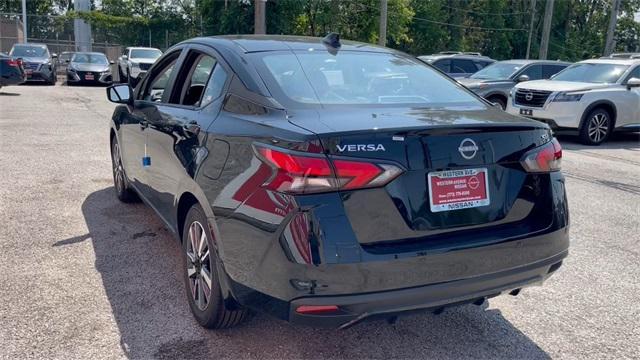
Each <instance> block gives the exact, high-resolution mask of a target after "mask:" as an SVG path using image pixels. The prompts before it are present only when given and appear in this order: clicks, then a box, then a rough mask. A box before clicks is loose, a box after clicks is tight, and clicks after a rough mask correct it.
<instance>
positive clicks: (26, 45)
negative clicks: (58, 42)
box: [13, 43, 47, 48]
mask: <svg viewBox="0 0 640 360" xmlns="http://www.w3.org/2000/svg"><path fill="white" fill-rule="evenodd" d="M23 46H24V47H28V46H31V47H41V48H46V47H47V44H39V43H26V44H23V43H18V44H13V47H23Z"/></svg>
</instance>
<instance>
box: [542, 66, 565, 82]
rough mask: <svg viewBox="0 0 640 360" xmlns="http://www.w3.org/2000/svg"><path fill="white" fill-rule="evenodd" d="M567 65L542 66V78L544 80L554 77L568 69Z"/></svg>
mask: <svg viewBox="0 0 640 360" xmlns="http://www.w3.org/2000/svg"><path fill="white" fill-rule="evenodd" d="M566 67H567V66H566V65H543V66H542V76H543V78H544V79H549V78H551V77H552V76H553V75H555V74H557V73H559V72H560V71H562V70H564V68H566Z"/></svg>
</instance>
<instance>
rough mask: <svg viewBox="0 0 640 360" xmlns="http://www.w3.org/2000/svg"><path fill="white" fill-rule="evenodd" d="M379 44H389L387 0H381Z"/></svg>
mask: <svg viewBox="0 0 640 360" xmlns="http://www.w3.org/2000/svg"><path fill="white" fill-rule="evenodd" d="M378 45H380V46H385V45H387V0H380V37H379V38H378Z"/></svg>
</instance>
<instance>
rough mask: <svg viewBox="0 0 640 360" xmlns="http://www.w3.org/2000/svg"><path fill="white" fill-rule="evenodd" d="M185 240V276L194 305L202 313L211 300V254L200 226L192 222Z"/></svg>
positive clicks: (202, 228)
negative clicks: (187, 279)
mask: <svg viewBox="0 0 640 360" xmlns="http://www.w3.org/2000/svg"><path fill="white" fill-rule="evenodd" d="M188 237H189V238H188V239H187V250H186V251H187V276H188V277H189V287H190V289H189V290H191V291H190V293H191V297H192V298H193V301H194V303H195V304H196V306H197V307H198V309H200V310H201V311H204V310H205V309H206V308H207V305H208V304H209V300H210V299H211V254H210V251H209V242H208V241H207V234H206V232H205V230H204V227H203V226H202V224H201V223H200V222H198V221H194V222H193V223H191V225H190V226H189V236H188Z"/></svg>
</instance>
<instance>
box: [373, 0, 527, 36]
mask: <svg viewBox="0 0 640 360" xmlns="http://www.w3.org/2000/svg"><path fill="white" fill-rule="evenodd" d="M362 5H364V6H365V7H367V8H369V9H373V10H377V11H379V9H378V8H376V7H372V6H369V5H366V4H362ZM412 20H419V21H424V22H428V23H432V24H438V25H448V26H453V27H457V28H464V29H476V30H486V31H529V29H514V28H490V27H483V26H474V25H460V24H452V23H448V22H442V21H436V20H430V19H424V18H419V17H417V16H414V17H413V18H412Z"/></svg>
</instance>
